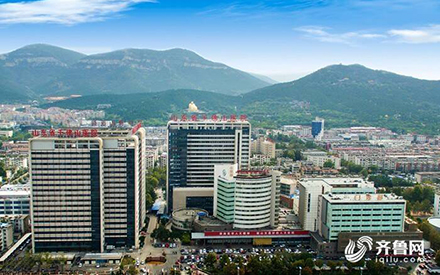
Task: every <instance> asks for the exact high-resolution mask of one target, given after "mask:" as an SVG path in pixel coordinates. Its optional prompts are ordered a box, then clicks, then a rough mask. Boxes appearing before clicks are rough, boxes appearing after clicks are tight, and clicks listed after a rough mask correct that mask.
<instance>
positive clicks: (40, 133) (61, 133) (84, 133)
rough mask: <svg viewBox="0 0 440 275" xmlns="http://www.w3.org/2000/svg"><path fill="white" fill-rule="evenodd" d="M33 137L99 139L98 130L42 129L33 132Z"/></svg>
mask: <svg viewBox="0 0 440 275" xmlns="http://www.w3.org/2000/svg"><path fill="white" fill-rule="evenodd" d="M32 136H33V137H97V136H98V130H96V129H58V130H55V129H49V130H46V129H42V130H33V131H32Z"/></svg>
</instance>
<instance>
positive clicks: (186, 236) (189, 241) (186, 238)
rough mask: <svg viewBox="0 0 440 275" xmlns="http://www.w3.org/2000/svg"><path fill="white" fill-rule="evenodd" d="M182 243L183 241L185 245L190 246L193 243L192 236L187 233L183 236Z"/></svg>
mask: <svg viewBox="0 0 440 275" xmlns="http://www.w3.org/2000/svg"><path fill="white" fill-rule="evenodd" d="M181 241H182V244H184V245H188V244H190V243H191V236H190V235H189V233H187V232H185V233H184V234H183V235H182V239H181Z"/></svg>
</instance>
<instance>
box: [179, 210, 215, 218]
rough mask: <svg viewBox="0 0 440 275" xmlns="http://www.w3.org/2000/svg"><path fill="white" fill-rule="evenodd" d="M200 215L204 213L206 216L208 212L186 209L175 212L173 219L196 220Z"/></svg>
mask: <svg viewBox="0 0 440 275" xmlns="http://www.w3.org/2000/svg"><path fill="white" fill-rule="evenodd" d="M199 213H204V215H205V216H206V215H207V214H208V212H207V211H206V210H203V209H198V208H185V209H178V210H176V211H173V218H177V219H185V218H187V219H194V218H195V217H196V216H197V215H198V214H199Z"/></svg>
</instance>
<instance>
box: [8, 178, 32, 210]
mask: <svg viewBox="0 0 440 275" xmlns="http://www.w3.org/2000/svg"><path fill="white" fill-rule="evenodd" d="M17 185H18V184H17ZM8 186H10V185H8ZM30 197H31V192H30V190H24V189H21V188H5V187H2V188H1V189H0V215H22V214H26V215H28V214H29V208H30Z"/></svg>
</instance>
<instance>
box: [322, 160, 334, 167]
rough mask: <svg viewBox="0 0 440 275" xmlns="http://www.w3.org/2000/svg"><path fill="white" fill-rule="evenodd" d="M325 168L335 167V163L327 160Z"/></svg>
mask: <svg viewBox="0 0 440 275" xmlns="http://www.w3.org/2000/svg"><path fill="white" fill-rule="evenodd" d="M323 166H324V168H335V163H334V162H333V161H331V160H330V159H328V160H326V161H325V162H324V165H323Z"/></svg>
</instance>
